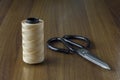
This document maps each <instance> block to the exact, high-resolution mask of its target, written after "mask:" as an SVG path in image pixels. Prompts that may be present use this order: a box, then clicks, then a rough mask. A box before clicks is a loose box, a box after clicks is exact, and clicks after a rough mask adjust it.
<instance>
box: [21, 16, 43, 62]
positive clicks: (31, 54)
mask: <svg viewBox="0 0 120 80" xmlns="http://www.w3.org/2000/svg"><path fill="white" fill-rule="evenodd" d="M21 24H22V49H23V61H24V62H25V63H28V64H37V63H41V62H43V60H44V21H43V20H41V19H37V18H27V19H26V20H23V21H22V22H21Z"/></svg>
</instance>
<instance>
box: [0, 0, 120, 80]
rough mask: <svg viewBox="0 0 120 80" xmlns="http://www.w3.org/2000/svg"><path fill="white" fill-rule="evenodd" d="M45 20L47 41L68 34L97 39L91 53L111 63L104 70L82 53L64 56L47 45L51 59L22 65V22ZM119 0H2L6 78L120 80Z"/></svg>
mask: <svg viewBox="0 0 120 80" xmlns="http://www.w3.org/2000/svg"><path fill="white" fill-rule="evenodd" d="M27 17H38V18H41V19H43V20H44V21H45V42H46V41H47V40H48V39H49V38H51V37H55V36H57V37H58V36H59V37H61V36H63V35H65V34H74V35H82V36H86V37H88V38H89V39H90V40H91V41H92V43H93V44H92V48H91V49H90V51H91V52H92V53H93V54H95V55H96V56H98V57H100V58H101V59H103V60H104V61H106V62H107V63H108V64H110V66H111V67H112V70H111V71H107V70H104V69H101V68H100V67H98V66H96V65H94V64H91V63H90V62H88V61H86V60H84V59H83V58H81V57H80V56H78V55H75V54H73V55H71V54H70V55H64V54H60V53H56V52H53V51H51V50H49V49H48V48H47V47H46V43H45V54H46V56H45V58H46V59H45V61H44V63H42V64H38V65H28V64H25V63H24V62H23V61H22V48H21V40H22V39H21V21H22V20H24V19H25V18H27ZM119 17H120V1H119V0H114V1H113V0H0V80H120V75H119V74H120V62H119V61H120V18H119Z"/></svg>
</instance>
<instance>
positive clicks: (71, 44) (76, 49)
mask: <svg viewBox="0 0 120 80" xmlns="http://www.w3.org/2000/svg"><path fill="white" fill-rule="evenodd" d="M75 39H77V40H81V41H83V42H85V43H86V46H85V45H84V46H83V45H81V44H78V43H76V42H75V41H73V40H75ZM57 42H61V43H63V45H64V46H65V47H66V48H58V47H55V46H54V44H55V43H57ZM47 46H48V48H49V49H51V50H53V51H56V52H62V53H66V54H69V53H76V54H78V55H80V56H82V57H83V58H85V59H87V60H88V61H90V62H92V63H94V64H96V65H98V66H100V67H102V68H104V69H108V70H110V69H111V68H110V67H109V65H108V64H107V63H105V62H104V61H102V60H101V59H99V58H98V57H96V56H95V55H93V54H91V52H90V51H89V50H87V49H88V48H90V40H89V39H88V38H86V37H83V36H79V35H65V36H63V37H61V38H60V37H54V38H51V39H49V40H48V41H47Z"/></svg>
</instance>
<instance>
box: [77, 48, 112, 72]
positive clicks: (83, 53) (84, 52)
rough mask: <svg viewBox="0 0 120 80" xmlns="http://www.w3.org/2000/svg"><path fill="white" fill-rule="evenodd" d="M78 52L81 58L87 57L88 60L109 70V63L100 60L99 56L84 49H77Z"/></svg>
mask: <svg viewBox="0 0 120 80" xmlns="http://www.w3.org/2000/svg"><path fill="white" fill-rule="evenodd" d="M77 52H78V54H79V55H80V56H82V57H83V58H85V59H87V60H88V61H90V62H92V63H94V64H96V65H98V66H100V67H102V68H104V69H107V70H111V68H110V67H109V65H108V64H107V63H105V62H104V61H102V60H100V59H99V58H97V57H96V56H94V55H92V54H91V53H90V52H89V51H88V50H86V49H79V50H77Z"/></svg>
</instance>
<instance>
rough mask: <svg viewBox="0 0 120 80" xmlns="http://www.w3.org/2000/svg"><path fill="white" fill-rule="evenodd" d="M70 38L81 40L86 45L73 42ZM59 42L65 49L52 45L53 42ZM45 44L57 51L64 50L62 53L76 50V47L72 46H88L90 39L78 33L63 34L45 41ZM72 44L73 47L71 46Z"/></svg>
mask: <svg viewBox="0 0 120 80" xmlns="http://www.w3.org/2000/svg"><path fill="white" fill-rule="evenodd" d="M72 39H77V40H82V41H84V42H85V43H86V46H83V45H80V44H78V43H75V42H73V41H72ZM57 42H61V43H63V45H64V46H65V47H67V49H64V48H58V47H55V46H54V43H57ZM47 46H48V48H49V49H51V50H53V51H57V52H64V53H73V52H76V49H75V48H74V47H78V48H89V46H90V40H89V39H88V38H86V37H83V36H78V35H65V36H63V37H62V38H59V37H54V38H51V39H49V40H48V41H47ZM73 46H74V47H73Z"/></svg>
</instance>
